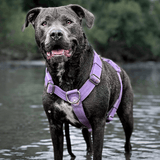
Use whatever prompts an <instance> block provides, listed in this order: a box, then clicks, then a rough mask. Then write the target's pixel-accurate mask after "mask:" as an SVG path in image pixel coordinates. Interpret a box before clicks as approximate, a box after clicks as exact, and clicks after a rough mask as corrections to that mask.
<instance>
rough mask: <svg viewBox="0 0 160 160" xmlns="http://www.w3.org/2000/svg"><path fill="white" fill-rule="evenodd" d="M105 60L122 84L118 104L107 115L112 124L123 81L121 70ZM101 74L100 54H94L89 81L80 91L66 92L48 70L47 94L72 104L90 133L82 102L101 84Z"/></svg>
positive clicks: (46, 80) (90, 129)
mask: <svg viewBox="0 0 160 160" xmlns="http://www.w3.org/2000/svg"><path fill="white" fill-rule="evenodd" d="M103 60H104V61H106V62H107V63H109V64H110V65H111V66H112V67H113V68H114V69H115V70H116V71H117V74H118V77H119V80H120V84H121V91H120V95H119V98H118V99H117V101H116V103H115V104H114V106H113V107H112V108H111V110H110V111H109V112H108V115H107V121H109V122H110V121H111V120H112V119H113V117H114V114H115V113H116V111H117V109H118V106H119V104H120V101H121V97H122V81H121V77H120V72H121V69H120V67H118V66H117V65H116V64H115V63H114V62H113V61H111V60H109V59H103ZM101 72H102V61H101V59H100V57H99V56H98V54H97V53H96V52H94V60H93V66H92V69H91V72H90V77H89V79H88V80H87V81H86V82H85V83H84V85H83V86H82V87H81V88H80V89H79V90H77V89H74V90H70V91H67V92H65V91H63V90H62V89H61V88H60V87H58V86H57V85H54V82H53V80H52V77H51V75H50V74H49V72H48V70H47V68H46V76H45V86H46V87H47V93H49V94H56V95H57V96H58V97H60V98H61V99H63V100H64V101H66V102H68V103H70V104H71V105H72V108H73V111H74V113H75V115H76V116H77V118H78V120H79V121H80V122H81V123H82V124H83V125H84V126H86V127H87V128H88V130H89V131H90V132H91V131H92V127H91V125H90V123H89V121H88V119H87V117H86V115H85V112H84V109H83V104H82V101H83V100H84V99H85V98H87V96H88V95H89V94H90V93H91V92H92V90H93V89H94V87H95V86H96V85H98V84H99V83H100V77H101Z"/></svg>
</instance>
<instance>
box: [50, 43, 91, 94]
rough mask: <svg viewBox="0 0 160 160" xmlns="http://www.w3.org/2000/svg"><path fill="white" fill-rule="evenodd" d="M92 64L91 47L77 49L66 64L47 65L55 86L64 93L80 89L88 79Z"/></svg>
mask: <svg viewBox="0 0 160 160" xmlns="http://www.w3.org/2000/svg"><path fill="white" fill-rule="evenodd" d="M92 63H93V50H92V47H91V46H89V45H88V46H87V47H86V49H83V50H82V49H79V48H77V50H76V52H75V53H74V55H73V57H72V58H71V59H70V60H68V61H67V62H62V63H57V64H54V65H53V66H52V67H50V66H49V65H47V68H48V70H49V72H50V74H51V77H52V80H53V82H54V84H55V85H57V86H59V87H61V88H62V89H63V90H64V91H68V90H72V89H76V88H77V89H78V88H80V87H81V86H82V85H83V84H84V83H85V81H86V80H87V79H88V77H89V73H90V70H91V67H92Z"/></svg>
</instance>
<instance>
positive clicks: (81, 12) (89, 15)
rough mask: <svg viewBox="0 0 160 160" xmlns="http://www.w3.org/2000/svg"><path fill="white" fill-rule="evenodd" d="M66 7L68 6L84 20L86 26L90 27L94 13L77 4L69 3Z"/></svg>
mask: <svg viewBox="0 0 160 160" xmlns="http://www.w3.org/2000/svg"><path fill="white" fill-rule="evenodd" d="M68 7H70V8H71V9H72V10H73V11H74V12H75V13H76V14H77V15H78V17H79V18H81V19H82V18H84V19H85V20H86V25H87V27H88V28H92V26H93V24H94V15H93V14H92V13H91V12H89V11H88V10H87V9H85V8H83V7H81V6H80V5H77V4H70V5H68Z"/></svg>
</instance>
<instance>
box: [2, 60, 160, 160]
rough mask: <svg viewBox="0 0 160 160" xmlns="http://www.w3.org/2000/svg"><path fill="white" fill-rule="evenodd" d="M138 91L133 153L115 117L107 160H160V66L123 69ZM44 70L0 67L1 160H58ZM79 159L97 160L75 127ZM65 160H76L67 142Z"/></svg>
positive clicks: (106, 141)
mask: <svg viewBox="0 0 160 160" xmlns="http://www.w3.org/2000/svg"><path fill="white" fill-rule="evenodd" d="M123 68H124V69H125V70H126V72H127V73H128V75H129V76H130V78H131V82H132V86H133V90H134V121H135V124H134V132H133V135H132V138H131V143H132V153H131V154H125V153H124V148H123V146H124V142H125V141H124V132H123V129H122V126H121V123H120V121H119V119H118V117H117V115H116V116H115V118H114V120H113V121H112V122H111V123H110V124H106V128H105V136H104V147H103V160H107V159H110V160H142V159H144V160H160V67H159V65H157V64H152V63H151V64H150V63H146V64H145V65H138V64H132V65H131V64H128V65H123ZM43 83H44V66H41V67H27V66H23V67H20V66H14V65H9V66H8V65H7V66H5V65H0V160H52V159H53V147H52V143H51V139H50V133H49V128H48V122H47V119H46V116H45V113H44V111H43V107H42V101H41V95H42V90H43ZM70 132H71V141H72V149H73V153H74V154H75V155H76V159H77V160H91V159H92V158H93V156H92V155H91V154H87V153H86V145H85V142H84V140H83V137H82V134H81V130H80V129H76V128H74V127H70ZM64 160H70V156H69V155H68V152H67V151H66V142H65V141H64Z"/></svg>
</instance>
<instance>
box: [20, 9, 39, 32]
mask: <svg viewBox="0 0 160 160" xmlns="http://www.w3.org/2000/svg"><path fill="white" fill-rule="evenodd" d="M41 10H42V8H41V7H37V8H33V9H31V10H30V11H29V12H28V13H27V15H26V20H25V23H24V25H23V27H22V32H23V31H24V30H25V28H26V27H28V25H29V23H32V25H33V26H34V21H35V19H36V17H37V16H38V14H39V13H40V11H41Z"/></svg>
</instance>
